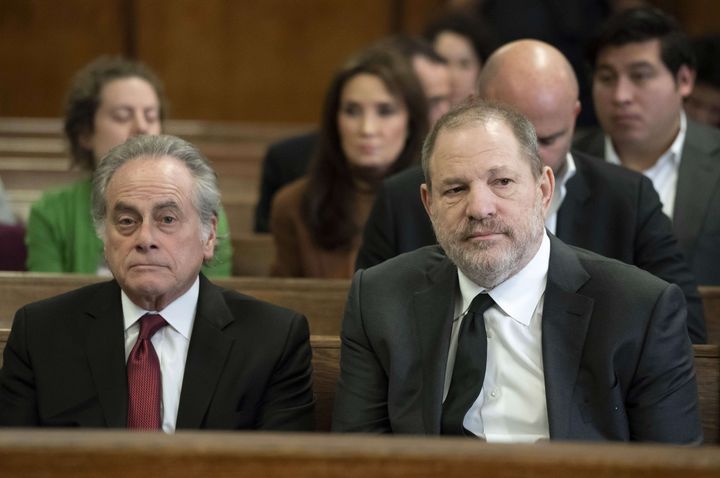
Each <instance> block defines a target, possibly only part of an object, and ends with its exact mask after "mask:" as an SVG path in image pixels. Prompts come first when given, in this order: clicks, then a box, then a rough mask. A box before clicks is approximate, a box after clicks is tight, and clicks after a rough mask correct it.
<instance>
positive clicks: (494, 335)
mask: <svg viewBox="0 0 720 478" xmlns="http://www.w3.org/2000/svg"><path fill="white" fill-rule="evenodd" d="M422 164H423V170H424V172H425V184H424V185H423V186H422V189H421V193H422V200H423V204H424V205H425V208H426V209H427V212H428V214H429V216H430V218H431V221H432V224H433V228H434V230H435V233H436V235H437V238H438V242H439V244H440V245H439V246H427V247H424V248H421V249H418V250H416V251H413V252H410V253H407V254H402V255H400V256H397V257H395V258H393V259H390V260H387V261H385V262H384V263H382V264H380V265H378V266H375V267H371V268H369V269H367V270H360V271H358V272H357V273H356V274H355V277H354V278H353V283H352V286H351V290H350V295H349V299H348V305H347V308H346V312H345V318H344V321H343V328H342V351H341V366H340V377H339V381H338V388H337V394H336V399H335V410H334V414H333V429H334V430H335V431H345V432H350V431H353V432H370V433H373V432H374V433H414V434H456V435H458V434H461V435H471V436H476V437H480V438H484V439H486V440H487V441H491V442H534V441H537V440H543V439H554V440H619V441H656V442H672V443H697V442H699V441H700V440H701V439H702V429H701V426H700V418H699V412H698V395H697V383H696V379H695V373H694V368H693V353H692V347H691V345H690V340H689V338H688V335H687V329H686V322H685V301H684V300H683V295H682V292H681V291H680V289H679V288H678V287H677V286H676V285H673V284H668V283H667V282H664V281H662V280H660V279H658V278H657V277H655V276H653V275H651V274H649V273H647V272H645V271H642V270H641V269H638V268H636V267H634V266H631V265H627V264H624V263H622V262H619V261H616V260H613V259H608V258H605V257H603V256H600V255H597V254H595V253H592V252H589V251H586V250H583V249H578V248H574V247H571V246H567V245H565V244H564V243H563V242H561V241H560V240H559V239H556V238H555V237H554V236H552V235H551V234H549V233H547V232H546V229H545V225H544V214H545V213H546V212H547V210H548V209H549V207H550V203H551V200H552V197H553V189H554V186H555V181H554V176H553V173H552V170H551V169H550V167H549V166H546V165H543V163H542V161H541V159H540V157H539V154H538V148H537V136H536V133H535V130H534V129H533V127H532V124H531V123H530V122H529V121H528V120H527V119H525V118H524V117H523V116H521V115H520V114H519V113H516V112H515V111H513V110H511V109H509V108H508V107H505V106H500V105H496V104H487V103H482V102H476V103H471V104H467V105H464V106H461V107H460V108H458V109H456V110H453V111H451V112H450V113H448V114H447V115H446V116H444V117H443V118H441V119H440V121H439V122H438V123H437V124H436V126H435V127H434V128H433V130H432V132H431V133H430V135H429V136H428V138H427V139H426V141H425V145H424V147H423V154H422ZM389 285H390V286H389Z"/></svg>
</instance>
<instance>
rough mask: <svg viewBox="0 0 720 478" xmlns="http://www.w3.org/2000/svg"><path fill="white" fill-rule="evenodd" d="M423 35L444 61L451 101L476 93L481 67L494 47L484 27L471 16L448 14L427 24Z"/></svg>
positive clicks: (460, 99)
mask: <svg viewBox="0 0 720 478" xmlns="http://www.w3.org/2000/svg"><path fill="white" fill-rule="evenodd" d="M425 37H426V38H427V39H428V40H429V41H430V42H431V43H432V45H433V48H434V49H435V51H436V52H437V53H438V54H439V55H440V56H441V57H443V58H444V59H445V61H447V64H448V68H449V72H450V88H451V90H452V96H451V98H450V101H451V103H452V104H453V105H458V104H460V103H462V102H463V101H465V100H466V99H467V98H468V97H470V96H472V95H473V93H474V92H475V84H476V83H477V78H478V75H479V74H480V69H481V68H482V65H483V63H484V62H485V60H486V59H487V57H488V56H489V55H490V53H491V52H492V50H493V47H494V42H493V41H492V40H491V36H490V35H489V34H488V33H487V28H486V27H485V26H484V25H483V24H482V23H481V22H480V21H479V20H478V19H477V18H476V17H474V16H471V15H467V14H464V13H459V12H458V13H451V14H448V15H445V16H443V17H440V18H438V19H437V20H436V21H434V22H432V23H431V24H430V25H428V27H427V29H426V30H425Z"/></svg>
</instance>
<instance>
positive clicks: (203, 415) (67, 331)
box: [0, 275, 314, 430]
mask: <svg viewBox="0 0 720 478" xmlns="http://www.w3.org/2000/svg"><path fill="white" fill-rule="evenodd" d="M200 277H201V278H200V294H199V298H198V305H197V312H196V316H195V322H194V325H193V329H192V335H191V337H190V347H189V349H188V355H187V361H186V365H185V375H184V378H183V384H182V390H181V393H180V405H179V409H178V416H177V425H176V427H177V429H178V430H179V429H183V428H193V429H197V428H208V429H265V430H312V429H313V426H314V423H313V408H314V400H313V392H312V377H311V364H310V359H311V351H310V344H309V332H308V326H307V321H306V320H305V318H304V317H303V316H301V315H298V314H296V313H294V312H293V311H290V310H287V309H283V308H280V307H277V306H274V305H271V304H268V303H265V302H261V301H258V300H256V299H253V298H252V297H248V296H245V295H242V294H239V293H237V292H234V291H229V290H224V289H221V288H219V287H217V286H215V285H213V284H211V283H210V282H209V281H208V280H207V279H206V278H205V277H204V276H202V275H201V276H200ZM127 395H128V391H127V374H126V363H125V340H124V332H123V317H122V305H121V301H120V288H119V286H118V284H117V282H115V281H110V282H103V283H99V284H94V285H90V286H87V287H83V288H81V289H77V290H75V291H72V292H69V293H66V294H62V295H60V296H57V297H54V298H50V299H47V300H43V301H40V302H35V303H32V304H29V305H26V306H24V307H23V308H21V309H20V310H19V311H18V312H17V314H16V316H15V321H14V322H13V327H12V330H11V332H10V337H9V339H8V343H7V346H6V348H5V353H4V364H3V369H2V372H1V373H0V425H2V426H56V427H109V428H124V427H125V426H126V423H127Z"/></svg>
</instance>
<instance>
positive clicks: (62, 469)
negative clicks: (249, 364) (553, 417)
mask: <svg viewBox="0 0 720 478" xmlns="http://www.w3.org/2000/svg"><path fill="white" fill-rule="evenodd" d="M0 472H1V473H2V475H3V477H6V478H10V477H16V476H17V477H24V478H34V477H45V476H55V477H71V476H72V477H96V476H103V477H106V478H114V477H137V476H172V477H175V478H182V477H198V476H207V477H215V478H221V477H231V476H232V477H252V478H256V477H259V476H262V477H286V476H293V477H309V478H319V477H342V478H354V477H358V478H368V477H373V478H382V477H398V476H412V477H428V478H431V477H432V478H437V477H443V478H454V477H463V478H465V477H468V476H492V477H494V478H509V477H513V478H525V477H528V478H529V477H533V478H550V477H552V478H570V477H572V478H575V477H585V478H596V477H598V478H599V477H603V478H607V477H612V478H638V477H648V478H650V477H652V478H671V477H672V478H674V477H683V478H687V477H692V478H710V477H717V476H718V474H720V453H718V449H717V448H714V447H697V448H689V447H678V446H667V445H665V446H663V445H639V444H633V445H629V444H590V443H541V444H535V445H499V444H488V443H483V442H481V441H479V440H469V439H464V438H450V437H402V436H384V437H383V436H363V435H331V434H287V433H286V434H282V433H259V432H244V433H243V432H235V433H219V432H215V433H211V432H206V433H201V432H180V433H176V434H174V435H166V434H162V433H140V432H132V433H131V432H127V431H88V430H82V431H70V430H67V431H38V430H18V431H14V430H13V431H2V432H0Z"/></svg>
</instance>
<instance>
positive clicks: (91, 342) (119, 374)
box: [84, 281, 128, 428]
mask: <svg viewBox="0 0 720 478" xmlns="http://www.w3.org/2000/svg"><path fill="white" fill-rule="evenodd" d="M123 324H124V323H123V315H122V304H121V302H120V287H119V286H118V284H117V282H115V281H112V282H108V283H106V284H105V286H104V287H103V288H101V289H100V290H99V291H98V294H97V295H96V297H95V300H94V301H93V302H92V303H90V304H89V305H88V308H87V320H86V323H85V325H84V327H85V329H86V332H87V333H86V334H85V338H86V341H85V350H86V353H87V358H88V362H89V365H90V371H91V373H92V377H93V380H94V382H95V386H96V387H97V393H98V400H99V401H100V406H101V407H102V410H103V414H104V415H105V420H106V424H107V426H108V427H110V428H124V427H125V426H126V425H127V395H128V392H127V373H126V364H125V342H124V330H123V328H124V325H123Z"/></svg>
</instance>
